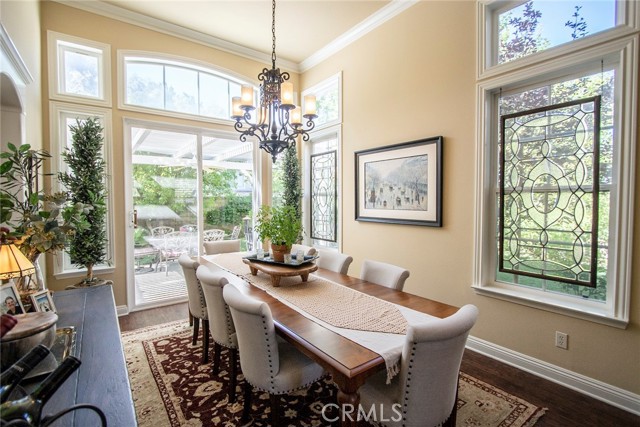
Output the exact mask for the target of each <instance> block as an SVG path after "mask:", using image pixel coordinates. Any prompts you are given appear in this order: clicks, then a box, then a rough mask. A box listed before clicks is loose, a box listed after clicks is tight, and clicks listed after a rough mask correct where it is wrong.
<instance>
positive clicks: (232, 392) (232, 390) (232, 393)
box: [229, 348, 238, 402]
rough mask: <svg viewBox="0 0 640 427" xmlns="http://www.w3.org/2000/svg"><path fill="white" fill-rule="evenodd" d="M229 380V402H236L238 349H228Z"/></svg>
mask: <svg viewBox="0 0 640 427" xmlns="http://www.w3.org/2000/svg"><path fill="white" fill-rule="evenodd" d="M229 351H230V352H231V378H230V379H229V402H235V401H236V377H237V376H238V349H237V348H230V349H229Z"/></svg>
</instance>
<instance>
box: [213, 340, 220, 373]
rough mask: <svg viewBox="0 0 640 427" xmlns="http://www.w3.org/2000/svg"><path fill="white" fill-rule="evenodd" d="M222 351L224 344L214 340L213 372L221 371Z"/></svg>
mask: <svg viewBox="0 0 640 427" xmlns="http://www.w3.org/2000/svg"><path fill="white" fill-rule="evenodd" d="M220 353H222V346H221V345H220V344H218V343H217V342H215V341H214V342H213V374H214V375H218V372H220Z"/></svg>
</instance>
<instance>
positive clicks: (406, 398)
mask: <svg viewBox="0 0 640 427" xmlns="http://www.w3.org/2000/svg"><path fill="white" fill-rule="evenodd" d="M415 355H416V343H415V342H414V343H413V346H412V347H411V358H409V369H408V371H407V382H406V385H405V389H404V401H405V403H404V408H403V410H402V414H403V415H402V427H405V426H406V425H407V408H408V407H409V389H410V388H411V372H412V370H413V358H414V356H415Z"/></svg>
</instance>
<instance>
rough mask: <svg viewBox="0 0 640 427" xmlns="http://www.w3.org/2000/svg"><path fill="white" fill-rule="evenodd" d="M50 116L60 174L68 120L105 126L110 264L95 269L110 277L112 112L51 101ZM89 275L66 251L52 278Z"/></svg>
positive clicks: (57, 187) (60, 255)
mask: <svg viewBox="0 0 640 427" xmlns="http://www.w3.org/2000/svg"><path fill="white" fill-rule="evenodd" d="M49 112H50V114H49V117H50V130H51V137H50V138H51V139H50V140H51V154H52V156H53V161H54V162H55V163H56V164H55V167H56V170H57V171H59V172H64V171H66V170H67V164H66V163H65V162H64V159H63V158H62V153H63V152H64V148H65V147H64V146H63V145H62V144H63V143H64V142H66V137H67V129H66V128H65V126H66V122H65V121H66V119H67V118H68V117H70V116H71V117H81V118H87V117H98V118H99V120H100V124H101V125H102V126H103V128H104V131H103V137H104V143H103V158H104V160H105V162H106V163H107V165H106V170H105V173H106V175H107V177H106V180H107V182H106V186H107V192H108V195H107V201H106V208H107V218H106V227H107V244H106V245H107V248H106V257H105V258H106V259H107V260H108V263H107V262H105V263H102V264H99V265H96V266H95V267H94V272H96V273H100V274H109V273H113V272H114V271H115V268H116V265H115V253H114V248H113V242H114V241H115V240H114V216H113V212H114V209H113V199H112V195H113V179H112V178H111V177H112V176H113V153H112V138H111V135H112V124H111V109H108V108H99V107H89V106H83V105H78V104H68V103H63V102H56V101H51V102H49ZM53 187H54V188H53V189H54V191H60V190H61V185H60V183H59V182H58V180H57V179H54V180H53ZM85 274H86V270H85V269H81V268H77V267H76V266H75V265H73V264H72V263H71V258H70V257H69V254H68V253H67V252H66V251H61V252H60V253H58V254H57V255H56V258H55V261H54V263H53V275H54V276H55V277H56V278H57V279H64V278H68V277H82V276H83V275H85Z"/></svg>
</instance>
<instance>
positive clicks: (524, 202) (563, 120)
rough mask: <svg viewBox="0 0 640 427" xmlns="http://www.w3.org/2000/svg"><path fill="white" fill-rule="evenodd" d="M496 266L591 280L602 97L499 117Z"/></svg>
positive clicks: (567, 280) (584, 281) (569, 280)
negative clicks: (498, 232)
mask: <svg viewBox="0 0 640 427" xmlns="http://www.w3.org/2000/svg"><path fill="white" fill-rule="evenodd" d="M501 135H502V138H501V146H500V149H501V150H500V151H501V156H500V158H501V162H500V201H501V203H500V240H499V252H500V259H499V262H500V271H501V272H508V273H515V274H520V275H524V276H530V277H537V278H541V279H551V280H556V281H559V282H564V283H572V284H577V285H583V286H589V287H595V286H596V277H597V274H596V273H597V264H596V258H597V249H596V245H597V241H598V236H597V228H598V227H597V225H598V192H599V179H598V176H599V171H598V167H599V136H600V96H596V97H593V98H588V99H582V100H577V101H572V102H566V103H561V104H556V105H552V106H548V107H543V108H538V109H534V110H528V111H523V112H519V113H514V114H509V115H504V116H502V119H501Z"/></svg>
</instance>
